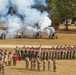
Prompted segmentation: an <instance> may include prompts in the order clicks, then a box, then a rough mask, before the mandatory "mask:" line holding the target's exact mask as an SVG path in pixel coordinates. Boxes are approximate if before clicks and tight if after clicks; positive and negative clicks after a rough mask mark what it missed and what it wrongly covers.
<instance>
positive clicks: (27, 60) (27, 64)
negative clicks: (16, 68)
mask: <svg viewBox="0 0 76 75" xmlns="http://www.w3.org/2000/svg"><path fill="white" fill-rule="evenodd" d="M28 67H29V57H28V56H27V57H26V69H28Z"/></svg>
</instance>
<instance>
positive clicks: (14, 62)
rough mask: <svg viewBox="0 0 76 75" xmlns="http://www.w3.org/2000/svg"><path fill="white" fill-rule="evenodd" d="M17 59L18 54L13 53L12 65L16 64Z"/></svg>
mask: <svg viewBox="0 0 76 75" xmlns="http://www.w3.org/2000/svg"><path fill="white" fill-rule="evenodd" d="M18 59H19V57H18V55H16V54H14V56H13V65H14V66H16V63H17V61H18Z"/></svg>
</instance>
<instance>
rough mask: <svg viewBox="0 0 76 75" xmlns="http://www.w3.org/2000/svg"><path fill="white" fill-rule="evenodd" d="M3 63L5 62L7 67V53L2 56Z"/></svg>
mask: <svg viewBox="0 0 76 75" xmlns="http://www.w3.org/2000/svg"><path fill="white" fill-rule="evenodd" d="M4 61H5V64H6V65H7V62H8V54H7V53H5V54H4Z"/></svg>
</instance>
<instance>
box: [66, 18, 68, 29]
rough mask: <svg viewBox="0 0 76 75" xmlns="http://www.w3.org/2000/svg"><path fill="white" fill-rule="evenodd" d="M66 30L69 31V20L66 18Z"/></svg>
mask: <svg viewBox="0 0 76 75" xmlns="http://www.w3.org/2000/svg"><path fill="white" fill-rule="evenodd" d="M66 30H68V18H66Z"/></svg>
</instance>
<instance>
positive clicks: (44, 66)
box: [43, 58, 46, 71]
mask: <svg viewBox="0 0 76 75" xmlns="http://www.w3.org/2000/svg"><path fill="white" fill-rule="evenodd" d="M45 69H46V59H45V58H44V60H43V71H45Z"/></svg>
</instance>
